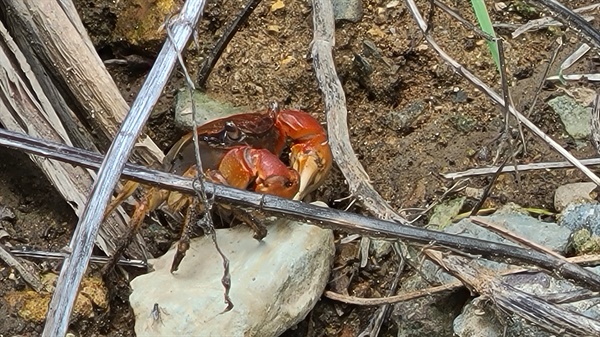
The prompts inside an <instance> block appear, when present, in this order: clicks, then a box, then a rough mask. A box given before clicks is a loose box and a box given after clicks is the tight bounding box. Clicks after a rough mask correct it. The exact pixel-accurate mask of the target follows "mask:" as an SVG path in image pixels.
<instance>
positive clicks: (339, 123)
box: [311, 0, 407, 224]
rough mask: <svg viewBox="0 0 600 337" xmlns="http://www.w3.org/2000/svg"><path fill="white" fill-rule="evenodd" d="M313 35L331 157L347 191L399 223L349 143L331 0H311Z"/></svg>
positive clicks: (315, 61) (401, 218) (369, 206)
mask: <svg viewBox="0 0 600 337" xmlns="http://www.w3.org/2000/svg"><path fill="white" fill-rule="evenodd" d="M312 12H313V25H314V37H313V41H312V52H311V55H312V58H313V66H314V68H315V75H316V76H317V81H318V82H319V88H320V89H321V91H322V92H323V100H324V101H325V113H326V114H327V131H328V132H327V133H328V136H329V144H330V145H331V150H332V152H333V158H334V159H335V162H336V163H337V165H338V166H339V167H340V170H341V171H342V173H343V174H344V177H346V181H347V182H348V186H349V188H350V193H351V194H352V195H354V196H355V197H356V198H357V199H358V200H359V201H361V202H362V204H363V205H364V206H365V207H366V208H367V210H369V211H370V212H372V213H373V214H375V215H377V216H379V217H381V218H383V219H393V220H394V221H398V222H400V223H404V224H405V223H407V221H406V220H405V219H404V218H403V217H402V216H400V215H399V214H397V213H396V211H395V210H394V209H392V208H391V207H390V206H389V205H388V203H387V202H386V201H385V200H384V199H383V198H382V197H381V195H379V193H377V191H375V189H374V188H373V186H372V185H371V183H370V178H369V175H368V174H367V172H365V170H364V168H363V167H362V165H361V164H360V162H359V161H358V158H357V157H356V155H355V154H354V151H353V150H352V146H351V145H350V135H349V134H348V122H347V119H346V116H347V114H348V110H347V109H346V95H345V94H344V89H343V88H342V84H341V83H340V80H339V78H338V76H337V74H336V71H335V66H334V62H333V55H332V49H333V47H334V46H335V25H334V20H333V7H332V5H331V0H313V10H312Z"/></svg>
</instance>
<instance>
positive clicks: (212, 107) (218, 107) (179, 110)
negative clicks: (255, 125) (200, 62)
mask: <svg viewBox="0 0 600 337" xmlns="http://www.w3.org/2000/svg"><path fill="white" fill-rule="evenodd" d="M193 97H194V104H195V107H196V119H197V121H198V124H199V125H201V124H204V123H207V122H209V121H212V120H215V119H219V118H223V117H227V116H230V115H233V114H236V113H241V112H245V111H246V109H245V108H240V107H234V106H233V105H231V104H228V103H222V102H219V101H216V100H214V99H212V98H210V97H208V96H207V95H206V94H205V93H203V92H201V91H199V90H196V91H195V92H194V94H193ZM192 111H193V109H192V99H191V98H190V94H189V91H188V90H187V89H181V90H179V92H178V93H177V97H176V100H175V125H177V126H178V127H180V128H185V129H192V128H193V126H194V120H193V117H192V116H193V115H192Z"/></svg>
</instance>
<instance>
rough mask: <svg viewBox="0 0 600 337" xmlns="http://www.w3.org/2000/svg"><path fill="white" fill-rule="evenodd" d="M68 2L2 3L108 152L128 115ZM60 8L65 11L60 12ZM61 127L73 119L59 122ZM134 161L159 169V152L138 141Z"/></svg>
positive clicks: (150, 143) (28, 0)
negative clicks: (137, 160)
mask: <svg viewBox="0 0 600 337" xmlns="http://www.w3.org/2000/svg"><path fill="white" fill-rule="evenodd" d="M70 2H71V1H70V0H62V1H56V0H51V1H37V0H6V1H1V2H0V6H2V7H3V9H4V11H5V13H10V15H8V19H9V20H10V21H12V22H14V27H13V29H15V30H18V31H19V32H20V34H23V35H24V36H25V37H26V38H25V41H26V42H27V43H28V44H29V45H30V47H31V49H32V50H33V52H34V54H35V55H36V57H37V58H38V59H39V62H40V63H41V64H42V65H43V70H44V72H43V73H41V74H37V75H38V77H43V76H46V77H48V76H49V77H50V78H52V79H53V80H54V82H55V83H57V85H58V88H59V90H60V91H61V94H62V96H63V97H65V98H66V99H67V100H69V103H70V104H74V105H75V106H76V107H77V110H76V111H77V112H79V118H81V120H84V121H85V122H86V123H89V124H90V125H91V126H92V127H93V129H94V131H95V132H96V134H97V135H98V136H100V137H97V138H98V139H99V140H102V141H103V147H104V149H106V148H107V147H108V146H109V145H110V142H111V141H112V140H113V139H114V138H115V136H116V135H117V133H118V132H119V127H120V126H121V123H122V122H123V119H124V118H125V115H126V114H127V112H128V111H129V106H128V105H127V102H125V100H124V99H123V96H122V95H121V92H120V91H119V89H118V88H117V86H116V85H115V83H114V81H113V79H112V77H111V76H110V74H109V73H108V71H107V70H106V68H105V67H104V64H103V63H102V60H101V59H100V57H99V56H98V53H97V52H96V50H95V49H94V46H93V45H92V42H91V41H90V39H89V37H88V35H87V33H86V32H85V29H84V28H83V24H82V23H81V20H80V19H79V16H77V14H76V13H74V7H73V4H72V3H70ZM63 8H64V9H63ZM62 120H63V123H65V125H67V124H66V123H67V122H68V121H69V120H72V117H70V118H68V117H65V118H62ZM135 156H136V157H139V158H140V159H141V161H142V162H143V163H145V164H147V165H150V166H153V167H160V165H161V164H162V160H163V158H164V154H163V152H162V151H161V150H160V149H159V148H158V146H157V145H156V144H154V142H153V141H152V140H151V139H150V138H148V137H147V136H143V137H140V139H139V140H138V143H137V144H136V151H135Z"/></svg>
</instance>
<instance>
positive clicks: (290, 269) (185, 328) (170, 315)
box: [130, 221, 335, 337]
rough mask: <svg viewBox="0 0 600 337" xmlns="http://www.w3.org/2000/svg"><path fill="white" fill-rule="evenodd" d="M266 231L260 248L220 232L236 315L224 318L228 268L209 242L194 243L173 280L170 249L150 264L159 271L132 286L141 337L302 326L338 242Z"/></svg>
mask: <svg viewBox="0 0 600 337" xmlns="http://www.w3.org/2000/svg"><path fill="white" fill-rule="evenodd" d="M268 228H269V233H268V235H267V237H266V238H265V239H264V240H263V241H261V242H259V241H256V240H255V239H253V238H252V235H253V233H252V231H251V230H250V229H249V228H246V227H245V226H237V227H235V228H233V229H220V230H217V240H218V242H219V245H220V247H221V249H222V250H223V252H224V254H225V255H226V256H227V258H228V259H229V260H230V268H231V293H230V296H231V299H232V300H233V303H234V305H235V307H234V308H233V310H231V311H229V312H223V309H225V304H224V303H223V286H222V285H221V277H222V276H223V275H222V274H223V262H222V260H221V258H220V257H219V255H218V254H217V252H216V250H215V248H214V246H213V244H212V241H211V240H210V238H208V237H202V238H199V239H194V240H192V242H191V248H190V250H189V252H188V254H187V256H186V257H185V258H184V259H183V261H182V263H181V266H180V267H179V271H177V272H176V273H175V274H171V273H170V272H169V268H170V265H171V261H172V260H173V254H174V250H173V249H172V250H170V251H169V252H167V253H166V254H165V255H164V256H162V257H160V258H158V259H156V260H153V261H152V264H153V266H154V269H155V271H154V272H152V273H150V274H146V275H142V276H139V277H137V278H136V279H134V280H133V281H132V282H131V287H132V288H133V293H132V294H131V296H130V302H131V306H132V307H133V310H134V312H135V316H136V324H135V331H136V334H137V336H167V335H168V336H173V335H178V336H182V335H188V336H191V335H193V336H265V337H269V336H278V335H279V334H281V333H282V332H283V331H285V330H287V329H289V328H290V327H292V326H294V325H295V324H297V323H298V322H300V321H301V320H302V319H303V318H304V317H305V316H306V315H307V314H308V312H309V311H310V310H311V309H312V308H313V306H314V305H315V304H316V302H317V301H318V300H319V298H320V297H321V294H322V292H323V290H324V288H325V285H326V283H327V280H328V278H329V273H330V269H331V264H332V262H333V257H334V253H335V247H334V243H333V234H332V232H331V231H330V230H325V229H321V228H319V227H315V226H310V225H306V224H302V223H298V222H289V221H280V222H278V223H274V224H272V225H269V227H268ZM155 304H157V309H155V310H154V314H152V310H153V308H154V307H155ZM157 312H158V313H159V314H157ZM159 316H160V318H159V319H157V317H159Z"/></svg>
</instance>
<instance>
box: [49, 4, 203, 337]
mask: <svg viewBox="0 0 600 337" xmlns="http://www.w3.org/2000/svg"><path fill="white" fill-rule="evenodd" d="M204 3H205V2H204V0H188V1H186V2H185V3H184V5H183V7H182V8H181V11H180V13H179V14H178V16H177V17H176V19H175V20H174V21H173V22H172V27H171V31H172V33H173V38H172V39H168V40H167V41H166V42H165V44H164V45H163V48H162V50H161V52H160V53H159V55H158V57H157V59H156V61H155V63H154V66H153V67H152V69H151V70H150V72H149V74H148V76H147V78H146V81H145V82H144V85H143V86H142V88H141V89H140V92H139V94H138V96H137V97H136V99H135V101H134V102H133V104H132V106H131V110H130V111H129V113H128V114H127V116H126V117H125V119H124V121H123V123H122V124H121V128H120V129H119V132H118V134H117V136H116V137H115V139H114V141H113V143H112V145H111V146H110V148H109V150H108V153H107V155H106V157H105V158H104V160H103V162H102V165H101V166H100V169H99V170H98V178H97V180H96V182H95V184H94V185H93V188H92V192H91V195H90V198H89V200H88V203H87V204H86V206H85V209H84V210H83V212H82V215H81V217H80V218H79V222H78V224H77V228H76V229H75V233H74V236H73V239H72V240H71V244H70V249H71V256H70V257H69V258H67V259H66V260H65V263H64V265H63V268H62V269H61V273H60V275H59V277H58V280H57V283H56V290H55V292H54V294H53V296H52V300H51V302H50V307H49V309H48V314H47V316H46V325H45V326H44V331H43V336H46V337H50V336H64V335H65V333H66V332H67V328H68V326H69V316H70V314H71V311H72V309H73V304H74V300H75V297H76V295H77V291H78V289H79V284H80V282H81V279H82V277H83V274H84V272H85V270H86V268H87V265H88V263H89V259H90V255H91V253H92V249H93V242H94V238H95V237H96V235H97V233H98V229H99V227H100V223H101V222H102V219H103V217H104V212H105V209H106V206H107V203H108V201H109V200H110V197H111V196H112V191H113V189H114V187H115V185H116V184H117V182H118V180H119V178H120V175H121V171H122V170H123V167H124V166H125V163H126V162H127V160H128V157H129V155H130V153H131V151H132V150H133V146H134V144H135V141H136V139H137V137H138V135H139V134H140V132H141V130H142V128H143V126H144V124H145V122H146V120H147V119H148V117H149V116H150V112H151V110H152V108H153V106H154V105H155V104H156V102H157V100H158V98H159V96H160V94H161V93H162V90H163V88H164V86H165V84H166V82H167V81H168V79H169V77H170V75H171V71H172V69H173V67H174V65H175V62H176V61H177V51H178V50H183V49H184V48H185V45H186V43H187V41H188V40H189V38H190V36H191V35H192V31H193V30H194V29H195V27H196V24H197V22H198V20H199V19H200V16H201V14H202V11H203V9H204Z"/></svg>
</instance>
